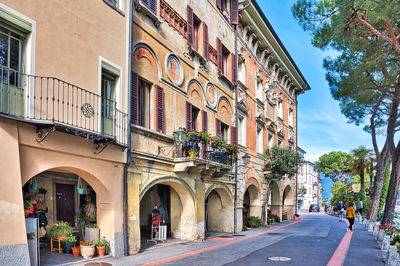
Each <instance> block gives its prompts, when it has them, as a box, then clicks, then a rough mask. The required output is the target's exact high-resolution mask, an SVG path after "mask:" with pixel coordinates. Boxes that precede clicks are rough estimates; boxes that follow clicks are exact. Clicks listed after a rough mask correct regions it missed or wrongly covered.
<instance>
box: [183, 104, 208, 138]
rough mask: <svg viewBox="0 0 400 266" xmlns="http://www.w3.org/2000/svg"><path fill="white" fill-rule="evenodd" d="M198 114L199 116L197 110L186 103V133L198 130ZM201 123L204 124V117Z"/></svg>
mask: <svg viewBox="0 0 400 266" xmlns="http://www.w3.org/2000/svg"><path fill="white" fill-rule="evenodd" d="M199 114H200V110H199V109H198V108H196V107H194V106H193V105H192V104H191V103H190V102H186V130H187V131H197V130H198V129H199V128H198V126H197V123H198V117H199ZM203 115H204V114H203ZM203 122H204V117H203ZM203 127H204V125H203Z"/></svg>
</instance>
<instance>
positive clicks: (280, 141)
mask: <svg viewBox="0 0 400 266" xmlns="http://www.w3.org/2000/svg"><path fill="white" fill-rule="evenodd" d="M282 145H283V138H281V137H278V146H282Z"/></svg>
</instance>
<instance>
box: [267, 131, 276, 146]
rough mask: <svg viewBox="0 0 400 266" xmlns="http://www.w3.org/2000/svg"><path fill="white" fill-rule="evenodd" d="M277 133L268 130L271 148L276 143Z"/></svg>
mask: <svg viewBox="0 0 400 266" xmlns="http://www.w3.org/2000/svg"><path fill="white" fill-rule="evenodd" d="M274 137H275V134H274V133H272V132H268V147H269V148H271V147H272V146H274V144H275V138H274Z"/></svg>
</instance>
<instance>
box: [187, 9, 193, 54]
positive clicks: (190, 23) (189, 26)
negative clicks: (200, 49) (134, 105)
mask: <svg viewBox="0 0 400 266" xmlns="http://www.w3.org/2000/svg"><path fill="white" fill-rule="evenodd" d="M193 31H194V29H193V9H192V8H191V7H190V6H189V5H188V6H187V42H188V44H189V45H190V46H192V47H193V46H194V36H193V34H194V32H193Z"/></svg>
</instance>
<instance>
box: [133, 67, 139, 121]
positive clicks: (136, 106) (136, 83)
mask: <svg viewBox="0 0 400 266" xmlns="http://www.w3.org/2000/svg"><path fill="white" fill-rule="evenodd" d="M131 89H132V91H131V116H132V117H131V123H132V124H135V125H138V124H139V75H138V74H137V73H135V72H133V71H132V88H131Z"/></svg>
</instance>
